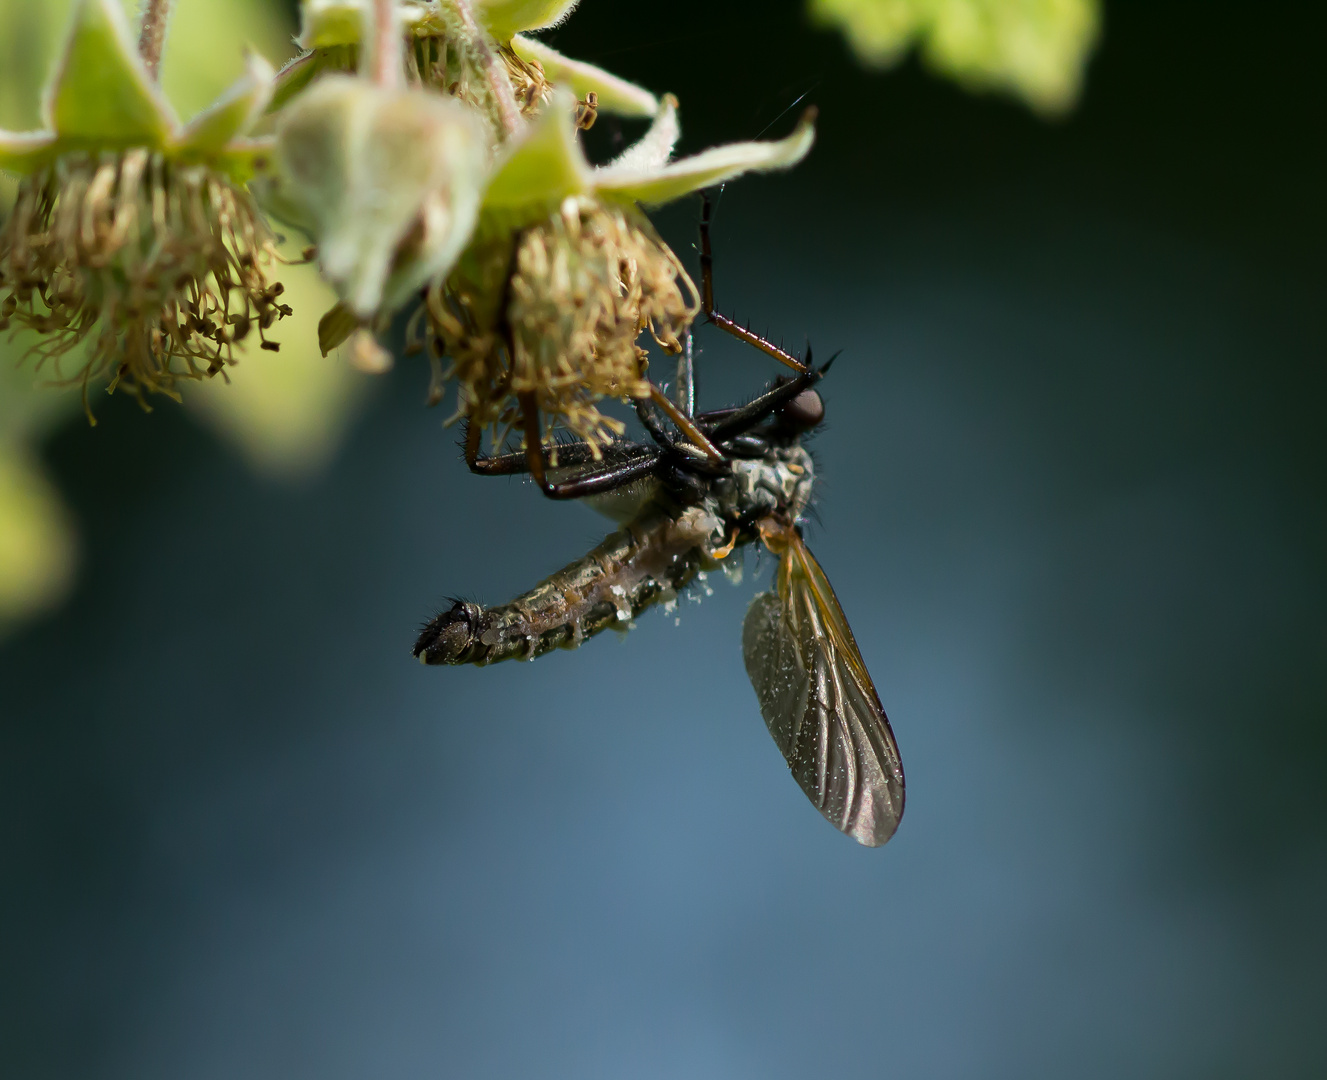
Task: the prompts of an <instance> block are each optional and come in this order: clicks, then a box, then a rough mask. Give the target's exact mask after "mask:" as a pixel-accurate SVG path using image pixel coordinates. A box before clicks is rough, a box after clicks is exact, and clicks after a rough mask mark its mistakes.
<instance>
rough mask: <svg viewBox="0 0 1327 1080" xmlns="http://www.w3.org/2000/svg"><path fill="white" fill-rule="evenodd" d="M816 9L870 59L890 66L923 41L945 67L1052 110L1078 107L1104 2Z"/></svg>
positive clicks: (914, 3) (994, 0) (972, 82)
mask: <svg viewBox="0 0 1327 1080" xmlns="http://www.w3.org/2000/svg"><path fill="white" fill-rule="evenodd" d="M811 12H812V14H813V16H814V17H815V18H816V19H817V20H818V21H819V22H822V23H825V24H828V25H833V26H837V27H839V28H840V29H842V30H843V32H844V34H846V35H847V38H848V40H849V42H851V43H852V47H853V50H854V51H855V52H856V53H857V55H858V57H859V58H860V59H861V60H862V62H863V63H865V64H868V65H871V66H875V67H887V66H889V65H891V64H894V63H897V62H898V61H899V60H900V59H901V58H902V57H903V56H904V55H905V54H906V53H907V51H908V50H909V49H910V48H912V47H913V45H916V46H917V47H918V48H919V49H920V50H921V53H922V55H923V57H925V59H926V62H927V63H928V64H930V65H931V67H933V68H935V69H936V70H937V71H938V72H940V73H942V74H944V75H949V76H951V77H953V78H954V79H956V80H957V81H958V82H960V83H962V84H963V85H965V86H968V87H970V88H972V89H976V90H1002V91H1005V92H1007V93H1012V94H1016V95H1018V96H1019V97H1021V98H1023V99H1024V100H1025V101H1026V102H1027V103H1028V104H1029V105H1031V106H1032V107H1033V108H1034V109H1036V110H1037V111H1038V112H1041V113H1044V114H1047V115H1055V114H1058V113H1063V112H1065V111H1066V110H1068V109H1070V108H1072V107H1073V105H1074V103H1075V101H1076V100H1077V98H1078V94H1079V91H1080V89H1081V88H1082V81H1083V69H1084V66H1085V64H1086V61H1087V57H1088V53H1089V52H1090V51H1091V49H1092V45H1093V44H1094V42H1095V41H1096V38H1097V31H1098V29H1099V25H1100V11H1099V8H1098V3H1097V0H811Z"/></svg>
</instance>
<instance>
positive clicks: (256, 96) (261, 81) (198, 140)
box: [171, 52, 276, 161]
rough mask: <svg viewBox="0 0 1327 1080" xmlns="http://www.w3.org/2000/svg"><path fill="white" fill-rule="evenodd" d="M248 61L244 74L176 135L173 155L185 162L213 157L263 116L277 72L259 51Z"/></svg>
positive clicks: (249, 56) (251, 54) (252, 54)
mask: <svg viewBox="0 0 1327 1080" xmlns="http://www.w3.org/2000/svg"><path fill="white" fill-rule="evenodd" d="M245 61H246V71H245V73H244V74H243V75H241V76H240V77H239V78H238V79H237V80H236V81H235V82H234V84H232V86H231V87H230V89H229V90H227V91H226V92H225V93H224V94H223V95H222V96H221V97H220V98H218V99H217V101H216V102H215V103H214V104H213V105H211V106H210V107H208V108H207V109H204V110H203V111H202V112H200V113H199V114H198V115H197V116H195V117H194V118H193V119H192V120H190V121H189V123H188V124H186V125H185V127H184V129H183V130H182V131H180V132H179V134H178V135H177V136H176V137H175V140H174V145H173V147H172V148H171V149H172V156H177V157H179V158H181V159H183V160H185V161H192V160H207V159H211V158H213V157H215V156H217V155H219V154H221V153H222V151H223V149H224V148H225V147H226V145H227V144H228V143H230V142H232V141H233V140H235V139H237V138H238V137H239V135H240V134H241V133H242V132H245V131H248V130H249V129H250V128H251V127H252V126H253V125H254V124H255V123H256V122H257V120H258V118H259V117H260V116H262V114H263V111H264V110H265V109H266V108H267V103H268V101H269V100H271V97H272V81H273V79H274V78H275V76H276V71H275V69H274V68H273V67H272V65H271V64H269V63H268V62H267V61H266V60H265V59H263V57H261V56H259V55H258V54H257V53H253V52H251V53H249V54H248V56H247V57H246V58H245Z"/></svg>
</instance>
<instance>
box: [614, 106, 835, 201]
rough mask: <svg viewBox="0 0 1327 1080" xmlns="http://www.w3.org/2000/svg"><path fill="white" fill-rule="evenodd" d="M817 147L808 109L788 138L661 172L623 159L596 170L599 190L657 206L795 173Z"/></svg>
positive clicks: (714, 153) (726, 150)
mask: <svg viewBox="0 0 1327 1080" xmlns="http://www.w3.org/2000/svg"><path fill="white" fill-rule="evenodd" d="M814 142H815V113H814V111H813V110H810V109H808V110H807V112H806V113H805V114H803V116H802V119H801V120H800V121H798V124H797V127H796V128H795V129H794V130H793V132H792V134H791V135H789V136H788V137H787V138H786V139H779V140H778V141H776V142H740V143H730V144H729V145H727V146H716V147H714V148H713V149H712V150H706V151H704V152H703V153H700V154H696V155H695V156H694V157H689V158H684V159H683V160H681V161H678V162H674V163H672V164H670V165H665V166H663V167H662V168H656V169H638V168H636V167H634V163H628V164H622V163H621V162H622V160H623V159H619V163H615V164H612V165H608V166H605V167H604V168H602V169H596V170H595V173H594V186H595V188H596V189H597V190H598V192H599V193H600V194H601V195H603V196H604V197H605V198H610V199H618V200H620V201H630V202H640V203H644V204H645V205H647V206H655V205H658V204H660V203H666V202H670V201H671V200H673V199H678V198H681V197H682V196H683V195H687V194H689V193H690V192H693V191H699V190H700V189H701V188H706V187H710V186H711V185H713V184H721V183H723V182H724V181H725V180H731V179H733V177H736V176H740V175H741V174H742V173H747V172H769V171H770V170H773V169H788V168H791V167H792V166H794V165H796V164H797V163H798V162H799V161H801V160H802V158H804V157H806V155H807V154H808V153H809V152H810V150H811V146H812V144H813V143H814ZM628 153H630V151H628ZM626 156H627V155H625V154H624V155H623V158H624V159H625V158H626Z"/></svg>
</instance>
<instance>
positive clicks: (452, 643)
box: [414, 600, 479, 664]
mask: <svg viewBox="0 0 1327 1080" xmlns="http://www.w3.org/2000/svg"><path fill="white" fill-rule="evenodd" d="M478 621H479V608H478V607H477V606H476V605H474V604H468V603H466V602H465V601H464V600H458V601H456V603H455V604H453V605H452V606H451V608H450V609H449V610H447V611H444V612H443V613H442V614H441V615H439V616H438V617H437V618H435V619H434V620H433V621H432V622H430V623H429V624H428V626H426V627H424V629H423V631H422V632H421V633H420V635H419V639H418V640H417V641H416V642H415V648H414V654H415V657H416V659H418V660H419V662H420V663H422V664H456V663H460V662H461V657H462V656H463V655H464V654H465V652H466V650H467V649H469V648H470V646H471V644H473V642H474V640H475V632H476V626H477V623H478Z"/></svg>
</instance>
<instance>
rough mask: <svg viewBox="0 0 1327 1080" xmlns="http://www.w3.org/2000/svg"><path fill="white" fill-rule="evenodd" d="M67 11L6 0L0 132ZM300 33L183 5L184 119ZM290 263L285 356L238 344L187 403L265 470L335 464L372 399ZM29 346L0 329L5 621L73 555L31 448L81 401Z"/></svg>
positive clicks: (177, 81) (32, 110)
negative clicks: (351, 426) (219, 373)
mask: <svg viewBox="0 0 1327 1080" xmlns="http://www.w3.org/2000/svg"><path fill="white" fill-rule="evenodd" d="M122 7H123V8H124V9H125V11H126V12H127V13H128V14H129V15H130V16H131V18H133V17H134V16H135V15H136V13H137V10H138V7H139V5H138V2H137V0H122ZM71 9H72V0H42V2H40V3H38V2H36V0H0V26H3V27H4V30H5V33H4V34H2V35H0V127H4V128H9V129H13V130H23V129H30V128H35V127H37V126H38V125H39V124H40V122H41V111H40V101H41V88H42V85H43V82H44V80H45V79H46V77H47V73H48V72H49V71H50V69H51V68H52V66H53V65H54V63H55V61H56V58H57V52H58V50H59V47H60V40H61V37H62V35H63V34H64V32H65V31H66V29H67V27H68V25H69V19H70V13H71ZM293 31H294V26H293V24H292V23H291V22H290V21H289V20H288V19H287V18H286V17H285V11H284V8H283V7H282V6H279V5H276V4H273V3H271V2H270V0H177V2H176V5H175V10H174V14H173V17H172V20H171V25H170V33H169V35H168V37H167V41H166V50H165V55H164V57H163V60H162V68H161V71H162V82H163V87H164V90H165V96H166V98H167V99H169V101H170V102H171V104H172V106H174V108H175V109H176V110H177V112H178V113H179V114H181V115H184V116H193V115H195V114H197V113H199V112H200V110H202V109H204V108H206V107H207V106H208V105H210V104H211V103H213V102H214V101H215V100H216V99H217V97H218V96H219V95H220V94H222V93H223V92H224V91H225V90H226V89H227V88H228V87H231V86H232V85H234V84H235V83H236V80H239V79H242V78H243V77H244V76H245V74H246V72H251V71H252V67H251V65H250V64H249V61H248V60H247V59H246V47H248V46H252V47H253V48H254V49H256V50H257V51H258V52H259V53H261V54H262V55H264V56H266V57H268V58H270V59H272V60H275V61H280V60H283V59H285V58H286V57H287V56H289V55H290V54H291V53H293V52H294V51H295V50H294V47H293V45H292V42H291V35H292V33H293ZM251 81H252V80H251ZM240 89H241V90H242V89H243V87H241V88H240ZM231 104H232V106H234V110H233V111H247V110H248V108H249V107H250V106H252V105H253V102H252V101H245V100H244V95H243V94H242V93H239V94H237V96H236V98H235V100H233V101H232V102H231ZM210 119H222V118H221V117H218V116H213V117H211V118H210ZM202 122H203V121H200V123H202ZM13 192H14V186H13V181H12V180H11V179H10V178H9V177H6V176H0V215H2V214H3V213H5V212H6V211H7V209H8V207H9V205H10V204H11V201H12V198H13ZM289 271H290V272H289V273H287V274H283V277H284V278H285V284H286V288H287V295H288V298H289V299H290V301H291V302H292V304H293V306H295V309H296V311H295V315H294V316H293V317H291V318H287V319H285V320H283V321H282V323H281V332H280V334H279V335H277V336H278V339H279V340H280V341H281V345H282V347H281V351H280V352H279V353H276V354H273V353H267V352H259V351H258V349H257V348H256V342H255V343H253V345H251V346H249V348H248V349H246V350H240V351H241V355H242V360H241V363H240V364H239V366H238V367H237V368H236V369H234V370H233V371H231V372H230V376H231V380H232V382H233V385H229V386H227V385H225V383H224V381H223V380H221V379H219V378H218V379H216V380H214V381H212V382H208V383H204V384H201V385H200V386H198V387H192V388H191V392H190V393H189V394H188V395H187V399H186V404H187V405H188V406H189V407H190V408H192V409H196V410H197V413H198V416H199V417H200V419H202V420H203V421H204V422H205V423H207V424H208V425H209V426H211V427H213V428H215V429H216V430H217V431H218V432H219V433H221V434H222V435H224V436H225V437H227V438H229V439H231V440H233V441H234V442H235V443H236V444H237V445H238V447H239V449H240V452H241V453H242V454H243V455H244V457H245V458H246V459H247V460H248V461H249V462H250V463H251V464H252V465H253V466H254V467H255V468H258V469H260V470H261V471H263V472H265V473H268V474H275V475H282V476H289V475H293V474H299V473H303V472H308V471H310V470H313V469H316V468H318V467H319V466H321V465H322V464H324V463H325V462H326V460H327V459H328V458H329V457H330V455H331V454H332V453H333V452H334V451H335V449H336V447H337V446H338V445H339V443H340V440H341V437H342V435H343V434H344V431H345V429H346V426H347V424H348V423H349V420H350V417H351V415H352V414H353V411H354V405H355V403H356V401H357V400H359V399H361V398H362V397H363V394H362V387H361V383H362V382H363V381H364V380H363V376H360V375H358V374H357V373H356V372H355V371H353V370H352V369H351V368H350V367H349V365H348V364H346V363H344V362H342V361H341V360H339V359H338V358H336V357H326V358H325V357H323V356H322V355H321V353H320V352H319V349H318V340H317V323H318V317H319V315H321V314H322V312H323V311H324V310H326V308H327V307H328V305H329V304H330V303H331V293H330V291H329V290H328V289H327V288H326V286H324V285H323V284H322V283H321V282H320V281H319V279H318V277H317V274H316V272H315V271H314V270H313V269H312V268H311V267H291V268H289ZM33 340H34V339H33V338H32V337H31V335H21V336H19V337H17V338H12V337H10V335H8V334H2V335H0V629H2V628H3V625H5V624H9V625H13V624H14V622H15V621H17V620H19V619H21V618H23V617H26V616H29V615H32V614H34V613H36V612H38V611H40V610H42V609H44V608H48V607H50V606H52V605H53V604H55V603H57V602H59V600H60V599H61V598H62V597H63V595H64V593H65V591H66V589H67V588H68V585H69V583H70V581H71V580H72V576H73V568H74V563H75V558H76V549H77V545H76V542H75V540H74V536H73V530H72V525H71V522H70V519H69V514H68V512H67V511H66V510H65V508H64V507H63V505H62V502H61V500H60V496H59V493H58V491H57V490H56V489H55V488H54V487H53V486H52V484H51V483H50V482H49V480H47V479H46V477H45V475H44V474H43V473H42V471H41V470H40V468H39V466H38V465H37V464H36V462H37V454H36V450H35V448H36V447H37V446H38V445H40V443H41V441H42V440H43V439H44V438H45V437H46V436H47V434H48V433H49V432H50V431H51V430H52V429H53V428H54V427H55V426H56V425H58V424H61V423H64V422H67V421H68V420H70V419H71V418H72V417H73V416H75V415H77V414H78V413H80V412H81V404H80V395H79V391H78V389H77V388H72V389H70V388H56V387H52V386H50V385H49V382H50V379H51V374H52V373H51V372H49V371H45V370H43V371H36V370H34V365H33V361H32V360H31V359H25V354H26V353H27V351H28V349H29V348H30V347H31V345H32V343H33ZM92 392H93V393H99V392H100V391H98V390H96V389H95V388H94V389H93V391H92ZM141 422H143V423H149V424H150V423H151V422H152V419H151V418H150V417H144V418H143V419H142V421H141Z"/></svg>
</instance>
